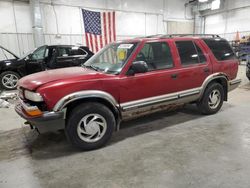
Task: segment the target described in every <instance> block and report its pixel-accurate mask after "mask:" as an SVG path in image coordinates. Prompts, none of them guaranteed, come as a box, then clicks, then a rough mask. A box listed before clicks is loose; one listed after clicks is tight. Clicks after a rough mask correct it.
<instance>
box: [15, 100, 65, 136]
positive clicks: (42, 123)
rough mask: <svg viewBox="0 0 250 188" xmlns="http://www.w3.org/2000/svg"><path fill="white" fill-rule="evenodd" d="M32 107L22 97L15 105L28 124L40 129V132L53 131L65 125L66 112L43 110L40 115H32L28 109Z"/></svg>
mask: <svg viewBox="0 0 250 188" xmlns="http://www.w3.org/2000/svg"><path fill="white" fill-rule="evenodd" d="M28 108H32V106H29V105H27V104H26V103H24V102H23V101H22V100H21V99H19V103H18V104H17V105H16V106H15V111H16V112H17V113H18V114H19V115H20V116H21V117H22V118H23V119H25V120H27V121H28V124H30V125H31V126H33V127H35V128H37V129H38V131H39V132H40V133H45V132H53V131H57V130H60V129H64V127H65V119H64V117H65V112H64V111H60V112H53V111H52V112H48V111H46V112H43V113H42V115H40V116H31V115H29V114H28V113H27V112H26V110H27V109H28Z"/></svg>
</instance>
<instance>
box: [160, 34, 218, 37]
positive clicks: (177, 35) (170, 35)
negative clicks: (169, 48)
mask: <svg viewBox="0 0 250 188" xmlns="http://www.w3.org/2000/svg"><path fill="white" fill-rule="evenodd" d="M186 36H194V37H195V36H199V37H202V36H203V37H212V38H220V36H219V35H217V34H168V35H162V36H161V38H172V37H186Z"/></svg>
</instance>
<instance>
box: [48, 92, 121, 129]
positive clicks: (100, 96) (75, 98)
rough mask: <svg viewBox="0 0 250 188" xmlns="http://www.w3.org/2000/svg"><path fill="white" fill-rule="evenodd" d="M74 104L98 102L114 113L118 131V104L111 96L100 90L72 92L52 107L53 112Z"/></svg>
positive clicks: (119, 119)
mask: <svg viewBox="0 0 250 188" xmlns="http://www.w3.org/2000/svg"><path fill="white" fill-rule="evenodd" d="M75 102H80V103H83V102H100V103H101V104H103V105H106V106H107V107H108V108H109V109H110V110H111V111H112V112H113V113H114V116H115V119H116V122H117V129H119V124H120V121H121V114H120V110H119V104H118V102H117V101H116V99H115V98H114V97H113V96H112V95H111V94H109V93H107V92H105V91H100V90H86V91H79V92H74V93H71V94H69V95H66V96H64V97H63V98H61V99H60V100H59V101H58V102H57V103H56V105H55V106H54V108H53V111H55V112H58V111H62V110H63V109H65V108H67V107H69V106H70V105H72V104H73V106H74V103H75ZM67 111H68V110H67Z"/></svg>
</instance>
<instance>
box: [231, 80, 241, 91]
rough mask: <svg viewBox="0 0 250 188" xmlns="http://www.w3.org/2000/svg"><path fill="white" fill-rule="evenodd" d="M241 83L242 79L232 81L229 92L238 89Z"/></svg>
mask: <svg viewBox="0 0 250 188" xmlns="http://www.w3.org/2000/svg"><path fill="white" fill-rule="evenodd" d="M240 83H241V79H234V80H230V81H229V84H228V92H229V91H232V90H234V89H236V88H237V87H238V86H239V85H240Z"/></svg>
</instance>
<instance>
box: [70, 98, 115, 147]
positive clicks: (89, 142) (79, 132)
mask: <svg viewBox="0 0 250 188" xmlns="http://www.w3.org/2000/svg"><path fill="white" fill-rule="evenodd" d="M115 122H116V121H115V117H114V114H113V113H112V112H111V110H110V109H109V108H108V107H106V106H104V105H102V104H100V103H93V102H92V103H83V104H80V105H79V106H77V107H75V108H74V109H72V111H71V112H70V114H69V118H68V121H67V124H66V128H65V133H66V136H67V138H68V140H69V141H70V142H71V144H72V145H73V146H75V147H77V148H79V149H81V150H93V149H97V148H100V147H102V146H104V145H105V144H106V143H107V142H108V141H109V140H110V138H111V136H112V133H113V131H114V128H115V124H116V123H115Z"/></svg>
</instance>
